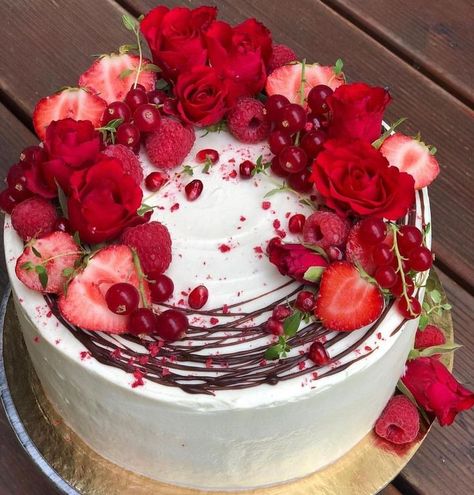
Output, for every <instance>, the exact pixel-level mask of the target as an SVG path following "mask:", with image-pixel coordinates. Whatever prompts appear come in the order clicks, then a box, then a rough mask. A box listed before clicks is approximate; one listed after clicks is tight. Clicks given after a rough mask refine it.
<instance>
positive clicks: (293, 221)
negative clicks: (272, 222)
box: [288, 213, 306, 234]
mask: <svg viewBox="0 0 474 495" xmlns="http://www.w3.org/2000/svg"><path fill="white" fill-rule="evenodd" d="M305 222H306V217H305V216H304V215H303V214H301V213H297V214H296V215H293V216H291V217H290V219H289V220H288V230H289V231H290V232H291V233H292V234H300V233H301V232H303V227H304V224H305Z"/></svg>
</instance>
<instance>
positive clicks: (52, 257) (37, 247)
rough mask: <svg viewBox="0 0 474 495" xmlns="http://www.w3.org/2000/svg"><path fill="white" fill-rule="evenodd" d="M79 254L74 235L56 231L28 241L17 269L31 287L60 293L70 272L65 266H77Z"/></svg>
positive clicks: (18, 261)
mask: <svg viewBox="0 0 474 495" xmlns="http://www.w3.org/2000/svg"><path fill="white" fill-rule="evenodd" d="M80 257H81V254H80V251H79V247H78V245H77V244H76V243H75V242H74V239H73V238H72V236H71V235H69V234H66V233H64V232H53V233H52V234H49V235H47V236H45V237H42V238H40V239H35V240H33V241H30V242H29V243H28V244H27V245H26V247H25V249H24V250H23V253H22V255H21V256H20V257H19V258H18V260H17V262H16V267H15V273H16V276H17V277H18V278H19V279H20V280H21V281H22V282H23V283H24V284H25V285H26V286H27V287H29V288H30V289H33V290H36V291H39V292H50V293H53V294H59V293H61V292H62V291H63V288H64V283H65V282H66V280H67V276H68V275H67V274H65V273H64V269H67V268H71V269H72V268H74V263H75V262H76V261H77V260H78V259H79V258H80ZM42 281H43V284H44V285H43V284H42Z"/></svg>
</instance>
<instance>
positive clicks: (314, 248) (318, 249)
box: [303, 243, 329, 261]
mask: <svg viewBox="0 0 474 495" xmlns="http://www.w3.org/2000/svg"><path fill="white" fill-rule="evenodd" d="M303 246H304V247H305V248H308V249H309V250H311V251H314V252H315V253H318V254H319V255H321V256H322V257H323V258H324V259H325V260H326V261H329V256H328V255H327V253H326V251H325V250H324V249H323V248H322V247H321V246H316V245H315V244H305V243H303Z"/></svg>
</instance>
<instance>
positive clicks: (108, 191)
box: [68, 155, 144, 244]
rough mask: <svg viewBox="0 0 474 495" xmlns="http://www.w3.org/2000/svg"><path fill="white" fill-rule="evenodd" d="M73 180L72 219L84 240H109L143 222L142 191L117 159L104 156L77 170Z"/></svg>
mask: <svg viewBox="0 0 474 495" xmlns="http://www.w3.org/2000/svg"><path fill="white" fill-rule="evenodd" d="M70 183H71V191H72V195H71V197H70V198H69V200H68V212H69V221H70V223H71V227H72V229H73V230H75V231H78V232H79V235H80V238H81V240H82V241H84V242H87V243H90V244H95V243H98V242H103V241H108V240H111V239H114V238H116V237H117V236H118V235H120V234H121V232H122V231H123V229H124V228H125V227H130V226H133V225H137V224H138V223H141V222H142V221H144V219H143V217H140V216H138V215H137V209H138V208H139V207H140V205H141V201H142V195H143V194H142V190H141V188H140V186H138V185H137V183H136V182H135V180H134V179H133V178H132V177H131V176H130V175H128V174H125V172H124V170H123V166H122V164H121V162H120V161H119V160H117V159H116V158H108V157H105V156H103V155H101V156H100V158H99V161H98V162H96V163H95V164H94V165H92V166H91V167H90V168H87V169H83V170H79V171H77V172H74V173H73V174H72V176H71V179H70Z"/></svg>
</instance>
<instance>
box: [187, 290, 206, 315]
mask: <svg viewBox="0 0 474 495" xmlns="http://www.w3.org/2000/svg"><path fill="white" fill-rule="evenodd" d="M208 298H209V291H208V290H207V287H206V286H205V285H198V286H197V287H195V288H194V289H193V290H192V291H191V292H190V293H189V296H188V304H189V306H190V307H191V308H193V309H201V308H202V307H203V306H204V305H205V304H206V303H207V299H208Z"/></svg>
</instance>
